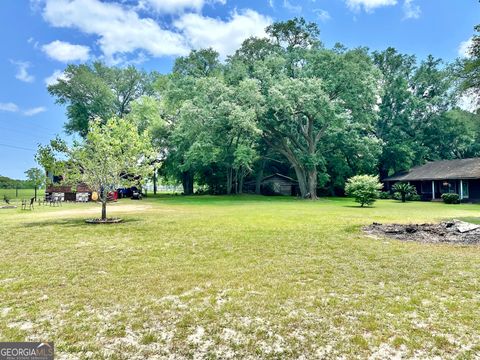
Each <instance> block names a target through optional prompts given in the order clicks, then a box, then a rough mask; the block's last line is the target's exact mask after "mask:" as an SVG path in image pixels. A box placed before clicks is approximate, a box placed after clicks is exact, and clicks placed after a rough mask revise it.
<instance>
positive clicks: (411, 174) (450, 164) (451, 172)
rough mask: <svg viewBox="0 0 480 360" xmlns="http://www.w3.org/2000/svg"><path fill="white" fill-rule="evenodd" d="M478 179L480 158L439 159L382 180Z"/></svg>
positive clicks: (479, 177) (479, 175) (479, 176)
mask: <svg viewBox="0 0 480 360" xmlns="http://www.w3.org/2000/svg"><path fill="white" fill-rule="evenodd" d="M449 179H480V158H470V159H457V160H441V161H432V162H428V163H426V164H425V165H422V166H416V167H414V168H412V169H411V170H410V171H408V172H404V173H399V174H395V175H393V176H390V177H388V178H385V179H384V180H383V181H418V180H449Z"/></svg>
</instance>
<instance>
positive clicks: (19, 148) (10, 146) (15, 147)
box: [0, 143, 37, 151]
mask: <svg viewBox="0 0 480 360" xmlns="http://www.w3.org/2000/svg"><path fill="white" fill-rule="evenodd" d="M0 146H3V147H8V148H12V149H17V150H27V151H37V150H35V149H29V148H25V147H21V146H15V145H8V144H2V143H0Z"/></svg>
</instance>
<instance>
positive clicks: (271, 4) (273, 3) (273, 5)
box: [268, 0, 275, 9]
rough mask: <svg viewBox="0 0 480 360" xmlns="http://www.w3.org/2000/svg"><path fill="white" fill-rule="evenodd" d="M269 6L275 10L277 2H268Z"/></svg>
mask: <svg viewBox="0 0 480 360" xmlns="http://www.w3.org/2000/svg"><path fill="white" fill-rule="evenodd" d="M268 5H269V6H270V7H271V8H272V9H274V8H275V2H274V0H268Z"/></svg>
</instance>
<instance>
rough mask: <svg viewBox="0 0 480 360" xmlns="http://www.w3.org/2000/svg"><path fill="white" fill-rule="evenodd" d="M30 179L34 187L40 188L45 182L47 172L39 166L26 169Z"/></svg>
mask: <svg viewBox="0 0 480 360" xmlns="http://www.w3.org/2000/svg"><path fill="white" fill-rule="evenodd" d="M25 175H26V176H27V179H28V181H29V182H30V183H31V184H32V185H33V187H35V188H38V187H40V186H42V185H43V184H44V183H45V172H44V171H42V170H40V169H39V168H31V169H28V170H27V171H25Z"/></svg>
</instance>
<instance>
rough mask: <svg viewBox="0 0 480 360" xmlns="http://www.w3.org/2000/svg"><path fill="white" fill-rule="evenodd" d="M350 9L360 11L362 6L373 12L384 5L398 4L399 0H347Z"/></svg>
mask: <svg viewBox="0 0 480 360" xmlns="http://www.w3.org/2000/svg"><path fill="white" fill-rule="evenodd" d="M345 1H346V3H347V6H348V7H349V8H350V10H353V11H360V10H361V9H362V8H363V9H364V10H365V11H366V12H372V11H373V10H374V9H376V8H378V7H382V6H393V5H397V0H345Z"/></svg>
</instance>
